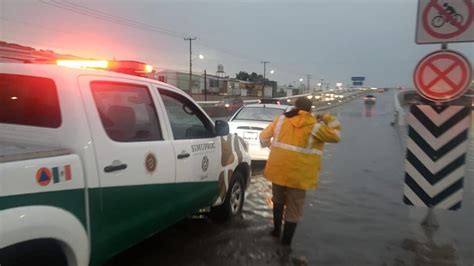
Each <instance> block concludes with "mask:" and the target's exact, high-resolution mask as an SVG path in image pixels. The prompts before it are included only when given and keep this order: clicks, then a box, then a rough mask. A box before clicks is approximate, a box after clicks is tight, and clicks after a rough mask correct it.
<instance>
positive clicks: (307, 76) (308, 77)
mask: <svg viewBox="0 0 474 266" xmlns="http://www.w3.org/2000/svg"><path fill="white" fill-rule="evenodd" d="M306 79H307V84H308V89H307V90H308V93H309V90H310V88H309V80H310V79H311V75H310V74H306ZM313 92H314V90H313Z"/></svg>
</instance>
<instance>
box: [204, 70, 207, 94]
mask: <svg viewBox="0 0 474 266" xmlns="http://www.w3.org/2000/svg"><path fill="white" fill-rule="evenodd" d="M204 101H207V72H206V70H205V69H204Z"/></svg>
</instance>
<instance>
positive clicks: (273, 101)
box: [258, 98, 284, 104]
mask: <svg viewBox="0 0 474 266" xmlns="http://www.w3.org/2000/svg"><path fill="white" fill-rule="evenodd" d="M258 103H272V104H283V103H284V101H281V100H279V99H275V98H262V99H260V100H258Z"/></svg>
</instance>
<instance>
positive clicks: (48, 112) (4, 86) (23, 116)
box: [0, 74, 61, 128]
mask: <svg viewBox="0 0 474 266" xmlns="http://www.w3.org/2000/svg"><path fill="white" fill-rule="evenodd" d="M0 123H7V124H16V125H24V126H36V127H47V128H58V127H59V126H61V112H60V109H59V100H58V94H57V92H56V85H55V84H54V81H53V80H52V79H48V78H42V77H33V76H25V75H12V74H0Z"/></svg>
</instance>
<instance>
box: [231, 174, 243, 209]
mask: <svg viewBox="0 0 474 266" xmlns="http://www.w3.org/2000/svg"><path fill="white" fill-rule="evenodd" d="M241 203H242V187H241V186H240V183H239V182H235V183H234V186H232V192H231V194H230V207H231V209H232V214H237V213H238V212H239V210H240V205H241Z"/></svg>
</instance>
